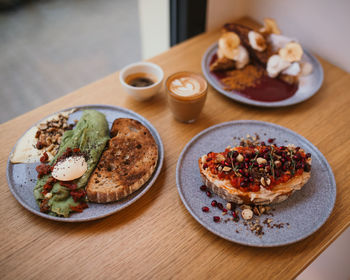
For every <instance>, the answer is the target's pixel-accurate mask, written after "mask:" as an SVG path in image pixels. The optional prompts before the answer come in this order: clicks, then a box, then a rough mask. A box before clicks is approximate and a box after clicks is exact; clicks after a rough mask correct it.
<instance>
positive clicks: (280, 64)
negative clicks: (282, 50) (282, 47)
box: [266, 54, 291, 78]
mask: <svg viewBox="0 0 350 280" xmlns="http://www.w3.org/2000/svg"><path fill="white" fill-rule="evenodd" d="M290 64H291V63H290V62H289V61H287V60H284V59H283V58H282V57H281V56H279V55H278V54H274V55H272V56H271V57H270V58H269V60H268V61H267V66H266V71H267V74H268V76H269V77H271V78H276V77H277V76H278V74H279V73H281V72H282V71H283V70H285V69H287V68H288V67H289V66H290Z"/></svg>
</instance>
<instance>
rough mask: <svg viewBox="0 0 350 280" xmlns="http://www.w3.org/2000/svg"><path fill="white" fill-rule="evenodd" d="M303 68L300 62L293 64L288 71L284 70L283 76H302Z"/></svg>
mask: <svg viewBox="0 0 350 280" xmlns="http://www.w3.org/2000/svg"><path fill="white" fill-rule="evenodd" d="M300 71H301V67H300V63H299V62H293V63H292V64H291V65H290V66H289V67H288V68H287V69H285V70H283V72H282V73H283V74H286V75H290V76H298V75H299V74H300Z"/></svg>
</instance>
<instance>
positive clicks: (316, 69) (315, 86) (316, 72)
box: [202, 43, 323, 107]
mask: <svg viewBox="0 0 350 280" xmlns="http://www.w3.org/2000/svg"><path fill="white" fill-rule="evenodd" d="M217 49H218V44H217V43H215V44H213V45H211V46H210V47H209V48H208V50H207V51H206V53H205V54H204V56H203V58H202V71H203V74H204V76H205V78H206V79H207V81H208V82H209V83H210V85H211V86H212V87H213V88H215V89H216V90H217V91H218V92H220V93H221V94H223V95H225V96H227V97H228V98H231V99H233V100H235V101H239V102H242V103H246V104H250V105H254V106H259V107H283V106H289V105H293V104H297V103H300V102H303V101H305V100H307V99H309V98H310V97H311V96H313V95H314V94H315V93H316V92H317V91H318V90H319V89H320V87H321V85H322V82H323V68H322V66H321V64H320V62H319V61H318V60H317V59H316V57H314V56H313V55H312V54H310V53H309V52H308V51H306V50H305V49H304V55H303V58H302V60H303V61H307V62H309V63H311V64H312V67H313V71H312V73H311V74H310V75H308V76H305V77H300V78H299V88H298V90H297V92H296V93H295V94H294V95H293V96H292V97H290V98H287V99H285V100H282V101H276V102H264V101H256V100H253V99H249V98H247V97H245V96H243V95H241V94H240V93H239V92H236V91H226V90H224V89H223V85H222V84H221V83H220V81H219V80H218V79H217V78H216V77H215V76H214V75H213V74H212V73H211V72H210V70H209V66H210V61H211V59H212V57H213V56H214V54H216V52H217Z"/></svg>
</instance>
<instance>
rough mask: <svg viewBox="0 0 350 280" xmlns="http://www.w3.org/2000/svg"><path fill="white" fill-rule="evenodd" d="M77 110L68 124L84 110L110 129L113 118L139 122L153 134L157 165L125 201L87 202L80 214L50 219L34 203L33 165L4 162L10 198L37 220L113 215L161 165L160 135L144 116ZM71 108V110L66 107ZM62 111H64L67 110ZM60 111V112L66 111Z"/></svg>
mask: <svg viewBox="0 0 350 280" xmlns="http://www.w3.org/2000/svg"><path fill="white" fill-rule="evenodd" d="M74 108H76V109H77V111H76V112H74V113H72V114H71V115H70V117H69V120H68V121H70V122H72V121H73V120H75V119H79V118H80V116H81V115H82V110H84V109H94V110H98V111H100V112H102V113H103V114H105V116H106V119H107V121H108V124H109V127H111V126H112V123H113V121H114V120H115V119H117V118H131V119H135V120H138V121H140V122H141V123H142V124H143V125H144V126H146V127H147V128H148V130H149V131H150V132H151V134H152V135H153V137H154V139H155V141H156V143H157V145H158V163H157V167H156V169H155V171H154V173H153V175H152V176H151V178H150V179H149V180H148V181H147V182H146V183H145V184H144V185H143V186H142V187H141V188H140V189H139V190H138V191H136V192H135V193H133V194H131V195H129V196H128V197H126V198H125V199H123V200H121V201H118V202H114V203H108V204H96V203H88V204H89V208H87V209H85V210H84V211H83V212H82V213H73V214H71V216H70V217H68V218H62V217H52V216H50V215H46V214H43V213H41V212H40V211H39V207H38V205H37V204H36V202H35V199H34V195H33V189H34V186H35V182H36V175H37V172H36V171H35V167H36V166H37V165H38V164H37V163H32V164H12V163H11V162H10V160H8V162H7V182H8V185H9V188H10V190H11V192H12V194H13V195H14V197H15V198H16V199H17V200H18V202H19V203H20V204H22V206H23V207H24V208H26V209H27V210H29V211H30V212H32V213H34V214H36V215H39V216H41V217H44V218H47V219H50V220H55V221H63V222H83V221H90V220H95V219H99V218H102V217H105V216H108V215H111V214H113V213H115V212H118V211H120V210H121V209H123V208H125V207H127V206H129V205H130V204H132V203H133V202H135V201H136V200H137V199H139V198H140V197H141V196H142V195H143V194H145V193H146V192H147V191H148V190H149V188H150V187H151V186H152V185H153V183H154V182H155V180H156V179H157V177H158V175H159V173H160V171H161V169H162V165H163V159H164V149H163V143H162V140H161V139H160V136H159V134H158V132H157V130H156V129H155V128H154V127H153V126H152V124H151V123H150V122H149V121H147V120H146V119H145V118H144V117H142V116H140V115H139V114H136V113H135V112H133V111H131V110H127V109H124V108H120V107H114V106H106V105H87V106H80V107H74ZM69 109H72V108H69ZM69 109H66V110H69ZM66 110H64V111H66Z"/></svg>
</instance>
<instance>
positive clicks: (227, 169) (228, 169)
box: [222, 166, 232, 172]
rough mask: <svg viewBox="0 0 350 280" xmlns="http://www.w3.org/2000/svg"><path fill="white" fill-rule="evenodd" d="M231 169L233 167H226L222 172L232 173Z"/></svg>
mask: <svg viewBox="0 0 350 280" xmlns="http://www.w3.org/2000/svg"><path fill="white" fill-rule="evenodd" d="M231 169H232V168H231V167H228V166H225V167H224V168H223V169H222V171H225V172H227V171H230V170H231Z"/></svg>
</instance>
